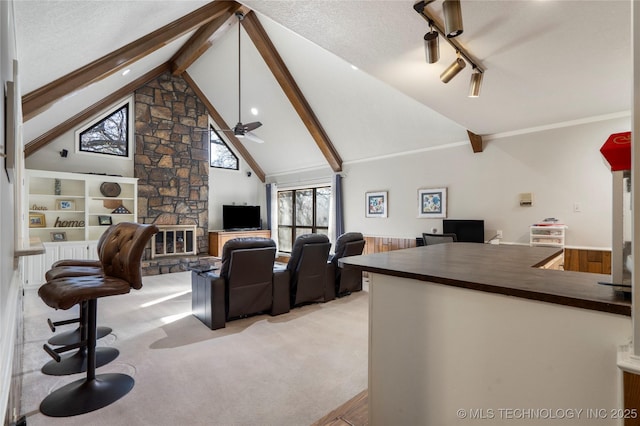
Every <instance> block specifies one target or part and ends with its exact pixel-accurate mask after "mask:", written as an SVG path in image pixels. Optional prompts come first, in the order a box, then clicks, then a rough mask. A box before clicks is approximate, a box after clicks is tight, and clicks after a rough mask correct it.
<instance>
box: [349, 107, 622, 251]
mask: <svg viewBox="0 0 640 426" xmlns="http://www.w3.org/2000/svg"><path fill="white" fill-rule="evenodd" d="M629 130H630V118H629V117H624V118H615V119H608V120H604V121H599V122H592V123H588V124H580V125H575V126H571V127H563V128H557V129H552V130H544V131H538V132H533V133H527V134H522V135H517V136H509V137H501V138H497V139H494V140H490V141H488V142H485V148H484V152H482V153H478V154H474V153H473V152H472V150H471V146H470V144H469V143H463V144H461V145H460V146H454V147H451V148H447V149H440V150H433V151H425V152H419V153H414V154H410V155H404V156H398V157H391V158H385V159H380V160H376V161H368V162H357V163H356V162H354V163H349V164H345V165H344V167H343V169H344V173H345V178H344V180H343V182H344V187H343V188H344V197H345V227H346V230H347V231H361V232H363V233H364V234H365V235H374V236H393V237H405V238H413V237H416V236H419V235H420V234H421V233H422V232H429V231H430V230H431V229H432V228H437V229H438V231H439V232H442V220H441V219H419V218H417V210H418V206H417V192H418V189H420V188H439V187H443V186H444V187H447V189H448V204H447V206H448V207H447V209H448V216H447V217H448V218H451V219H484V221H485V235H486V237H488V238H490V237H492V236H493V235H494V234H495V230H498V229H500V230H502V231H503V235H504V238H503V242H514V243H523V244H528V243H529V236H528V231H529V229H528V227H529V225H531V224H533V223H535V222H538V221H540V220H542V219H544V218H546V217H556V218H558V219H560V220H561V221H562V222H563V223H565V224H566V225H568V226H569V228H568V231H567V239H566V244H567V245H568V246H576V247H591V248H610V247H611V172H610V170H609V168H608V165H607V164H606V162H605V161H604V159H603V157H602V155H601V154H600V151H599V149H600V147H601V146H602V144H603V143H604V141H605V140H606V139H607V137H608V136H609V135H610V134H611V133H617V132H623V131H629ZM390 143H392V141H390ZM369 191H388V194H389V195H388V197H389V198H388V199H389V207H388V218H386V219H383V218H365V210H364V197H365V193H366V192H369ZM523 192H531V193H533V196H534V204H533V206H532V207H520V206H519V203H518V196H519V194H520V193H523ZM574 203H579V205H580V207H581V212H579V213H575V212H574V211H573V207H574Z"/></svg>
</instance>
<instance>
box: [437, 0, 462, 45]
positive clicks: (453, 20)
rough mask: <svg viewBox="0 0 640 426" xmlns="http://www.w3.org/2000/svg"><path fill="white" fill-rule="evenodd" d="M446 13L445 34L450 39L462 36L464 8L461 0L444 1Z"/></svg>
mask: <svg viewBox="0 0 640 426" xmlns="http://www.w3.org/2000/svg"><path fill="white" fill-rule="evenodd" d="M442 10H443V12H444V32H445V34H446V36H447V37H448V38H453V37H457V36H459V35H460V34H462V31H463V28H462V8H461V7H460V0H444V3H442Z"/></svg>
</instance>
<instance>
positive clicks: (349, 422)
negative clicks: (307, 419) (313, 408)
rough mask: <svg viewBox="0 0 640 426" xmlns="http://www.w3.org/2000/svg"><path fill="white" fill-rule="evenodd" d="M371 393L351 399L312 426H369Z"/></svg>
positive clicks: (366, 391)
mask: <svg viewBox="0 0 640 426" xmlns="http://www.w3.org/2000/svg"><path fill="white" fill-rule="evenodd" d="M368 395H369V391H368V390H367V389H365V390H363V391H362V392H360V393H359V394H358V395H356V396H354V397H353V398H351V399H350V400H349V401H347V402H345V403H344V404H342V405H341V406H340V407H338V408H336V409H335V410H333V411H332V412H330V413H329V414H327V415H326V416H324V417H323V418H321V419H320V420H318V421H317V422H315V423H314V424H313V425H311V426H367V425H368V424H369V398H368Z"/></svg>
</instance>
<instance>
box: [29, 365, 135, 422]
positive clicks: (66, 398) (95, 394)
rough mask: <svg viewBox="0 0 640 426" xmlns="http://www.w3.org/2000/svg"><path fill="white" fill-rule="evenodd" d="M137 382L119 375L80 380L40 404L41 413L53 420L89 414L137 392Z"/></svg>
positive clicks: (56, 391)
mask: <svg viewBox="0 0 640 426" xmlns="http://www.w3.org/2000/svg"><path fill="white" fill-rule="evenodd" d="M134 383H135V381H134V380H133V377H130V376H127V375H126V374H119V373H109V374H99V375H97V376H96V377H95V379H86V378H84V379H80V380H77V381H75V382H72V383H69V384H68V385H65V386H63V387H61V388H60V389H57V390H55V391H53V392H52V393H51V394H50V395H49V396H47V397H46V398H45V399H44V400H43V401H42V402H41V403H40V412H41V413H42V414H44V415H46V416H50V417H71V416H77V415H78V414H84V413H89V412H91V411H95V410H98V409H100V408H103V407H106V406H107V405H109V404H112V403H114V402H116V401H117V400H118V399H120V398H122V397H123V396H125V395H126V394H128V393H129V391H131V389H133V385H134Z"/></svg>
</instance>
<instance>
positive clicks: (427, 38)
mask: <svg viewBox="0 0 640 426" xmlns="http://www.w3.org/2000/svg"><path fill="white" fill-rule="evenodd" d="M438 37H439V36H438V32H437V31H433V23H432V22H430V23H429V32H428V33H426V34H425V35H424V50H425V53H426V55H427V63H428V64H435V63H436V62H438V59H440V48H439V46H438Z"/></svg>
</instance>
